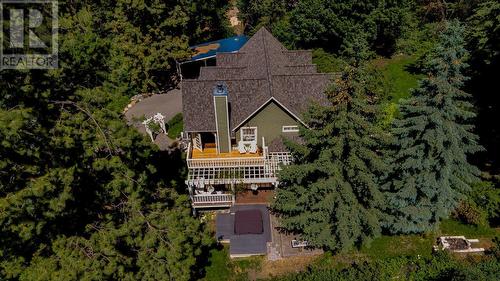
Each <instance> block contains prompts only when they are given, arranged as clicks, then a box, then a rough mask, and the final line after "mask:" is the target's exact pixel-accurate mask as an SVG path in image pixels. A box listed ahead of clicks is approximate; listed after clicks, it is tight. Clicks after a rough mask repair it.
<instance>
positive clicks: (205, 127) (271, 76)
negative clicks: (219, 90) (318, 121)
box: [181, 28, 332, 132]
mask: <svg viewBox="0 0 500 281" xmlns="http://www.w3.org/2000/svg"><path fill="white" fill-rule="evenodd" d="M216 60H217V66H209V67H202V68H201V70H200V76H199V77H198V79H185V80H183V81H182V83H181V90H182V95H183V97H182V100H183V115H184V130H185V131H186V132H197V131H198V132H211V131H216V128H215V121H214V120H215V119H214V118H215V117H214V109H213V98H212V91H213V88H214V87H215V85H216V84H217V83H218V82H221V81H223V82H225V83H226V85H227V88H228V101H229V114H230V120H229V123H230V126H231V129H232V130H234V129H236V126H238V125H239V124H240V123H241V122H242V121H244V120H245V119H246V118H248V117H249V116H250V115H251V114H252V113H254V112H255V111H256V110H257V109H258V108H260V107H261V106H262V105H263V104H264V103H266V102H267V101H268V100H270V99H271V98H274V99H275V100H277V101H278V102H279V103H281V104H282V105H283V106H284V107H286V108H287V109H288V110H290V111H291V112H292V113H293V114H294V115H295V116H301V113H302V112H304V111H305V110H306V109H307V106H308V105H309V104H310V102H311V101H316V102H318V103H320V104H327V103H328V100H327V98H326V96H325V95H324V91H325V90H326V88H327V86H328V84H329V83H330V79H331V77H332V75H331V74H320V73H317V72H316V66H315V65H314V64H312V55H311V52H310V51H288V50H287V49H286V48H285V47H284V46H283V45H282V44H281V43H280V42H279V41H278V40H277V39H276V38H274V37H273V36H272V35H271V33H269V31H267V30H266V29H265V28H261V29H260V30H259V31H257V33H255V35H254V36H252V38H250V39H249V40H248V42H247V43H246V44H245V45H244V46H243V47H242V48H241V49H240V50H239V51H238V52H237V53H218V54H217V57H216Z"/></svg>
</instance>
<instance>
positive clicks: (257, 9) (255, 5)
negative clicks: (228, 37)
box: [238, 0, 410, 56]
mask: <svg viewBox="0 0 500 281" xmlns="http://www.w3.org/2000/svg"><path fill="white" fill-rule="evenodd" d="M409 3H410V1H407V0H397V1H376V0H371V1H361V2H360V1H342V2H338V1H337V2H335V1H333V2H332V1H326V0H300V1H287V0H281V1H269V0H259V1H247V0H240V1H239V6H238V7H239V8H240V11H241V12H242V14H241V18H242V19H243V21H245V22H246V23H247V26H248V27H249V29H250V30H251V31H255V30H257V29H258V28H259V27H260V26H262V25H265V26H267V27H268V28H270V30H271V31H273V33H274V34H275V35H276V36H278V38H279V39H280V41H282V42H284V43H285V44H286V45H288V46H295V47H305V48H323V49H325V50H326V49H328V50H329V51H333V52H336V53H338V54H340V53H344V54H345V55H353V56H357V55H361V54H362V53H363V52H356V48H354V46H363V45H364V46H366V47H367V48H366V49H365V51H366V52H367V53H370V52H373V51H377V52H378V53H381V54H391V53H392V52H393V51H394V48H395V43H396V40H397V38H398V37H399V36H400V35H401V33H402V31H403V29H404V27H405V26H406V25H407V24H408V21H409V8H410V5H409ZM362 41H363V42H364V43H362V44H360V42H362Z"/></svg>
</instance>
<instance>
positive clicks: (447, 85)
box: [385, 22, 481, 233]
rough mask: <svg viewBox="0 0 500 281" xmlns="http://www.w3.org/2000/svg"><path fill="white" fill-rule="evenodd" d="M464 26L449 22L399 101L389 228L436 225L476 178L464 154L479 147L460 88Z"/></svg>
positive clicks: (405, 229)
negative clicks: (423, 73)
mask: <svg viewBox="0 0 500 281" xmlns="http://www.w3.org/2000/svg"><path fill="white" fill-rule="evenodd" d="M462 34H463V27H462V26H461V25H460V24H459V23H458V22H451V23H449V24H448V25H447V27H446V29H445V30H444V31H443V33H442V35H441V36H440V42H439V44H438V45H437V47H436V48H435V49H434V50H433V52H432V53H431V55H430V56H429V58H430V59H429V60H428V61H427V64H426V69H427V72H428V73H429V75H430V76H429V78H426V79H423V80H422V81H421V83H420V86H419V88H417V89H415V90H414V91H413V92H412V97H411V98H410V99H408V100H405V101H403V102H402V103H401V106H400V114H401V117H400V118H398V120H396V121H395V122H394V128H393V129H392V133H393V135H394V138H395V144H394V145H395V147H394V148H395V155H394V158H393V159H391V162H392V165H393V169H392V171H391V174H390V176H389V184H388V186H387V187H386V188H387V190H386V193H385V194H386V196H387V200H388V210H387V211H388V220H387V225H386V226H387V227H388V228H389V229H390V230H391V231H393V232H402V233H418V232H426V231H431V230H432V229H435V227H436V224H437V223H438V222H439V220H440V219H442V218H446V217H447V216H448V215H449V213H450V212H451V211H452V210H453V209H454V208H455V207H456V205H457V203H458V201H459V200H460V199H461V198H463V197H464V195H465V194H466V193H467V192H469V191H470V189H471V188H470V185H471V184H473V183H474V182H476V181H477V175H478V173H479V171H478V169H477V168H476V167H474V166H472V165H471V164H469V163H468V161H467V155H470V154H472V153H475V152H477V151H479V150H480V149H481V147H480V146H479V145H478V144H477V141H478V137H477V136H476V135H475V134H474V133H472V131H471V130H472V126H471V125H470V119H471V118H472V117H474V113H473V112H471V108H472V105H471V104H470V102H469V99H470V96H469V95H468V94H467V93H465V92H463V91H462V90H461V89H460V88H461V87H462V86H463V83H464V80H465V77H464V76H463V75H462V73H461V72H462V71H463V69H464V68H465V67H466V64H465V63H464V59H465V57H466V55H467V52H466V50H465V49H464V41H463V37H462Z"/></svg>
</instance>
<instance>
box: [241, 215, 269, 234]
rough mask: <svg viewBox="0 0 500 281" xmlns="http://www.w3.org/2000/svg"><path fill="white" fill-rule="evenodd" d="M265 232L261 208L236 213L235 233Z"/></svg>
mask: <svg viewBox="0 0 500 281" xmlns="http://www.w3.org/2000/svg"><path fill="white" fill-rule="evenodd" d="M263 232H264V228H263V224H262V213H261V212H260V210H241V211H236V213H235V215H234V234H236V235H242V234H261V233H263Z"/></svg>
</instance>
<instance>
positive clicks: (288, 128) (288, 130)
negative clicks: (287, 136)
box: [281, 125, 299, 133]
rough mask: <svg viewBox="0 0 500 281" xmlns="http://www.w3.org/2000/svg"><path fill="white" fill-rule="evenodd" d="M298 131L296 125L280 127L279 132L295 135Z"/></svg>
mask: <svg viewBox="0 0 500 281" xmlns="http://www.w3.org/2000/svg"><path fill="white" fill-rule="evenodd" d="M298 131H299V126H298V125H288V126H283V127H281V132H283V133H296V132H298Z"/></svg>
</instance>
